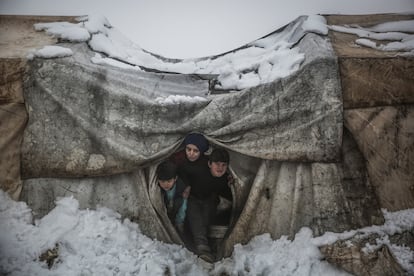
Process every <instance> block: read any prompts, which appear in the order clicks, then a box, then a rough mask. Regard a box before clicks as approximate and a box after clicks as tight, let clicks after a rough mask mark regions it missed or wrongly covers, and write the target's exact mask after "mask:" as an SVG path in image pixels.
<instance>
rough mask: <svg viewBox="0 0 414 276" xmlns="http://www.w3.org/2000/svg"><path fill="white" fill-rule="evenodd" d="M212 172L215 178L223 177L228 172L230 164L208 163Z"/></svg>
mask: <svg viewBox="0 0 414 276" xmlns="http://www.w3.org/2000/svg"><path fill="white" fill-rule="evenodd" d="M208 166H209V167H210V172H211V174H212V175H213V176H214V177H221V176H223V175H224V174H225V173H226V171H227V166H228V164H227V163H226V162H220V161H219V162H208Z"/></svg>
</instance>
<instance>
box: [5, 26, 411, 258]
mask: <svg viewBox="0 0 414 276" xmlns="http://www.w3.org/2000/svg"><path fill="white" fill-rule="evenodd" d="M301 20H303V18H299V19H298V22H301ZM295 23H297V22H295ZM289 26H295V28H294V29H289ZM289 26H288V27H286V28H285V29H284V30H285V31H286V30H288V31H289V34H290V35H291V37H290V39H292V40H293V41H294V43H293V44H294V47H297V48H298V49H299V50H300V52H302V53H304V56H305V60H304V62H303V63H302V64H301V65H300V68H299V69H298V70H297V71H296V72H295V73H294V74H292V75H290V76H288V77H286V78H281V79H277V80H275V81H272V82H269V83H266V84H262V85H258V86H255V87H250V88H247V89H243V90H241V91H232V92H228V93H221V94H211V93H210V92H211V91H210V89H211V77H209V78H206V77H204V76H198V75H186V74H171V73H165V72H142V71H133V70H128V69H119V68H113V67H111V66H107V65H96V64H93V63H91V61H90V60H91V58H92V57H93V55H94V54H95V53H94V52H93V51H91V50H90V48H89V47H88V46H87V45H86V43H76V44H72V43H61V44H60V45H63V46H65V47H67V48H70V49H71V50H72V51H73V53H74V54H73V55H72V56H70V57H65V58H57V59H34V60H31V61H29V62H28V63H27V67H26V68H25V70H24V73H22V74H23V75H24V77H23V79H24V82H23V85H22V88H21V91H22V92H23V97H22V98H21V100H20V101H18V102H17V103H16V105H18V106H19V108H20V109H22V103H23V101H24V104H25V107H26V110H27V112H28V118H29V119H28V123H27V126H26V127H25V128H24V123H25V119H24V116H23V117H22V118H23V119H19V120H20V125H21V127H16V128H14V127H7V128H6V129H8V130H9V129H13V132H14V133H19V134H20V135H21V136H20V137H22V138H23V142H22V144H21V169H22V171H21V176H22V178H23V179H24V182H23V193H22V198H23V199H24V200H25V201H26V202H28V203H29V205H30V206H31V207H32V209H33V210H34V211H35V212H37V214H36V215H37V216H42V215H43V214H45V213H46V212H47V211H49V210H50V209H51V208H52V207H53V202H54V200H55V198H56V197H57V196H68V195H73V196H75V197H76V198H78V199H79V201H80V204H81V207H83V208H88V207H89V208H94V207H96V206H97V205H105V206H107V207H111V208H113V209H115V210H117V211H118V212H119V213H120V214H121V215H122V216H124V217H128V218H131V219H133V220H134V221H137V222H138V223H139V225H140V228H141V230H142V231H143V232H144V233H145V234H147V235H148V236H150V237H153V238H157V239H159V240H163V241H166V242H175V243H181V240H180V239H179V237H178V235H177V234H176V232H175V231H174V229H173V227H172V225H171V224H170V222H169V220H168V218H167V217H166V214H165V210H164V206H163V204H162V200H161V198H160V194H159V190H158V187H157V184H156V179H155V168H156V165H157V164H158V163H159V162H160V161H161V160H163V159H165V158H168V156H169V155H171V154H172V153H174V151H176V150H177V149H178V148H179V147H180V144H181V142H182V140H183V139H184V137H185V135H187V134H188V133H191V132H199V133H202V134H204V135H205V137H206V138H207V139H208V140H209V141H210V142H211V144H212V145H213V146H215V147H224V148H226V149H228V150H229V151H230V154H231V165H230V169H231V172H232V173H233V175H234V177H235V179H236V181H235V184H234V185H233V187H232V191H233V198H234V200H233V209H232V218H231V225H230V227H229V229H228V231H227V233H226V236H225V237H224V240H223V242H222V244H221V248H220V252H219V254H221V255H223V256H228V255H229V254H231V252H232V248H233V245H234V244H236V243H240V242H241V243H245V242H247V241H249V240H250V239H251V238H252V237H253V236H255V235H258V234H261V233H270V234H271V235H272V237H273V238H279V237H280V236H281V235H293V234H295V233H296V232H297V231H298V230H299V229H300V228H301V227H303V226H308V227H310V228H312V229H313V230H314V232H315V234H321V233H324V232H326V231H339V232H341V231H344V230H347V229H352V228H358V227H361V226H365V225H372V224H375V223H381V222H382V215H381V213H380V207H381V206H380V205H379V204H378V201H377V196H376V194H375V190H374V189H373V187H372V186H371V181H370V175H369V174H368V173H367V168H366V163H365V156H364V155H363V154H361V151H360V149H359V148H360V147H361V143H358V141H355V136H358V135H359V133H355V131H354V130H355V128H353V127H352V126H353V124H352V123H350V125H349V127H348V129H349V130H350V132H349V131H348V130H347V129H344V127H343V122H344V112H343V108H344V104H343V91H342V86H341V70H342V69H343V67H341V62H339V63H338V56H337V53H336V52H335V51H334V49H333V47H332V44H331V40H330V38H329V37H327V36H324V35H320V34H315V33H312V32H301V31H300V30H301V29H300V28H301V26H300V25H299V26H298V25H297V24H292V25H289ZM284 30H280V31H284ZM410 62H412V59H411V61H410ZM3 70H5V69H3ZM177 94H180V95H189V94H191V95H193V96H194V95H197V96H199V97H203V98H204V100H200V101H195V102H192V101H190V102H179V103H172V104H169V103H163V102H158V101H156V100H155V99H156V98H157V97H159V96H164V97H165V96H168V95H177ZM23 99H24V100H23ZM410 108H411V107H410ZM3 110H4V108H3ZM21 112H23V110H22V111H21ZM353 112H355V110H354V109H352V110H350V111H349V112H348V113H347V111H345V114H346V116H347V117H346V118H348V121H346V122H349V121H350V119H349V118H350V117H352V113H353ZM350 114H351V115H350ZM410 114H411V113H410ZM410 121H411V120H410ZM23 130H24V131H23ZM12 140H13V141H14V143H16V144H19V143H20V140H16V139H12ZM3 141H4V140H3ZM8 141H9V140H6V141H5V142H3V145H4V144H7V145H9V144H10V142H8ZM16 147H17V146H15V147H14V149H16ZM0 148H1V147H0ZM1 149H2V150H4V149H5V147H3V148H1ZM15 152H17V153H19V152H20V148H18V147H17V151H15ZM411 152H412V151H411ZM409 154H411V153H409ZM17 167H18V166H17ZM16 174H18V173H16ZM16 177H17V178H19V176H16ZM411 180H412V178H411Z"/></svg>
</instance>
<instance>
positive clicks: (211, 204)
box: [187, 149, 232, 262]
mask: <svg viewBox="0 0 414 276" xmlns="http://www.w3.org/2000/svg"><path fill="white" fill-rule="evenodd" d="M229 161H230V157H229V153H228V152H227V151H226V150H225V149H215V150H213V152H212V153H211V155H210V157H209V161H208V166H205V168H204V170H203V171H200V173H199V174H198V175H197V178H196V179H195V181H193V182H191V183H190V185H191V195H190V197H189V199H188V210H187V219H188V223H189V225H190V231H191V234H192V236H193V240H194V244H195V249H196V250H197V253H198V254H199V255H200V257H202V258H203V259H205V260H206V261H209V262H212V261H214V258H213V256H212V254H211V249H210V246H209V244H208V238H207V232H208V228H209V226H210V223H211V219H212V216H214V215H215V213H216V208H217V204H218V202H219V196H223V197H225V198H227V199H229V200H231V199H232V194H231V189H230V186H229V173H228V172H227V168H228V164H229Z"/></svg>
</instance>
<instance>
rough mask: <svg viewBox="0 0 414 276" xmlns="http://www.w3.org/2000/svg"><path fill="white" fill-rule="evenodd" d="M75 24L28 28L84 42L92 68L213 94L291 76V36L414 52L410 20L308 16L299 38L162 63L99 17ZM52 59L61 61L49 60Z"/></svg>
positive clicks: (294, 58) (282, 36)
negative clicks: (200, 81)
mask: <svg viewBox="0 0 414 276" xmlns="http://www.w3.org/2000/svg"><path fill="white" fill-rule="evenodd" d="M77 20H78V21H79V23H76V24H74V23H68V22H52V23H38V24H35V26H34V27H35V29H36V30H38V31H42V30H43V31H46V32H47V33H48V34H50V35H53V36H55V37H58V38H61V39H63V40H65V41H71V42H73V43H76V42H83V41H87V43H88V45H89V46H90V48H91V49H92V50H93V51H96V52H98V53H101V54H102V55H103V57H101V58H96V57H94V58H92V59H91V61H92V62H93V63H96V64H108V65H111V66H116V67H120V68H129V67H128V66H125V65H124V64H123V63H125V64H128V65H130V66H131V67H135V69H137V68H139V67H145V68H151V69H156V70H159V71H164V72H173V73H182V74H210V75H217V80H218V83H217V84H215V89H218V90H242V89H246V88H249V87H253V86H257V85H260V84H264V83H268V82H272V81H274V80H276V79H279V78H283V77H286V76H289V75H290V74H292V73H294V72H295V71H296V70H298V68H299V67H300V65H301V63H302V62H303V61H304V59H305V56H304V54H303V53H300V52H299V50H298V48H297V47H294V43H296V40H293V41H291V40H292V36H296V37H298V36H303V35H305V34H306V33H309V32H313V33H316V34H320V35H327V34H328V30H329V29H331V30H334V31H338V32H345V33H352V34H356V35H358V36H359V37H360V38H361V39H357V40H356V41H355V43H356V44H358V45H360V46H364V47H370V48H374V49H377V50H381V51H401V55H407V54H412V53H413V52H414V34H412V33H413V31H414V20H403V21H396V22H387V23H382V24H379V25H376V26H372V27H369V28H362V27H360V26H353V27H351V26H336V25H332V26H327V24H326V20H325V18H324V17H323V16H320V15H308V16H307V18H306V19H305V20H304V21H303V22H302V24H301V25H300V26H299V25H298V27H299V30H300V33H292V31H289V30H283V31H281V32H277V33H273V34H271V35H269V36H267V37H265V38H262V39H258V40H256V41H254V42H251V43H249V44H247V45H245V46H244V47H241V48H240V49H236V50H234V51H232V52H229V53H226V54H223V55H219V56H212V57H205V58H198V59H184V60H177V59H168V58H163V57H159V56H156V55H153V54H151V53H149V52H147V51H145V50H144V49H142V48H141V47H140V46H139V45H136V44H135V43H134V42H132V41H131V40H129V39H128V38H126V37H125V36H124V35H122V33H121V32H119V31H118V30H117V29H116V28H114V27H113V26H112V25H111V24H110V23H109V21H108V20H107V19H106V18H105V17H104V16H102V15H89V16H85V17H81V18H78V19H77ZM293 32H294V31H293ZM405 32H408V33H405ZM372 39H374V40H377V41H378V40H386V41H388V43H386V44H378V43H376V42H375V41H373V40H372ZM42 56H43V57H51V56H53V55H51V54H50V55H48V54H43V55H37V57H42ZM63 56H64V55H63ZM54 57H61V56H59V55H54ZM108 58H109V60H107V59H108ZM114 60H116V61H117V62H115V61H114Z"/></svg>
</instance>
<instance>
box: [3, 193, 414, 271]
mask: <svg viewBox="0 0 414 276" xmlns="http://www.w3.org/2000/svg"><path fill="white" fill-rule="evenodd" d="M383 212H384V217H385V220H386V222H385V224H384V225H380V226H370V227H365V228H362V229H356V230H353V231H348V232H344V233H332V232H329V233H326V234H324V235H322V236H320V237H313V233H312V231H311V230H310V229H309V228H306V227H304V228H302V229H301V230H300V231H299V232H298V233H297V234H296V236H295V237H294V239H293V240H289V239H288V238H287V237H286V236H282V237H281V238H280V239H278V240H272V238H271V237H270V235H269V234H262V235H260V236H256V237H255V238H253V239H252V240H251V241H250V242H249V243H248V244H246V245H241V244H237V245H235V247H234V252H233V255H232V256H231V257H230V258H226V259H223V260H221V261H219V262H216V263H214V264H213V265H212V266H210V267H209V266H207V265H206V264H205V263H204V262H202V261H201V260H200V259H198V258H197V256H195V255H194V254H193V253H191V252H190V251H188V250H187V249H185V248H183V247H182V246H179V245H175V244H166V243H163V242H160V241H157V240H152V239H150V238H149V237H147V236H145V235H143V234H142V233H141V231H140V228H139V225H138V224H136V223H133V222H131V221H130V220H128V219H124V220H121V217H120V215H119V214H118V213H116V212H114V211H112V210H110V209H108V208H106V207H98V208H97V209H96V210H90V209H86V210H80V209H79V203H78V201H77V200H76V199H74V198H73V197H65V198H58V199H57V200H56V207H55V208H54V209H53V210H52V211H50V212H49V213H48V214H47V215H46V216H44V217H43V218H41V219H39V220H37V221H35V222H34V224H33V223H32V215H31V210H30V209H29V208H28V206H27V205H26V204H25V203H24V202H16V201H13V200H11V199H10V197H9V196H8V195H7V194H6V193H4V192H3V191H0V219H1V221H2V223H1V224H0V255H1V258H0V272H2V273H5V274H7V275H15V276H19V275H223V273H227V274H228V275H269V274H271V273H272V272H275V271H277V272H278V275H298V276H299V275H329V276H331V275H348V274H346V273H345V272H343V271H340V270H338V269H337V268H335V267H334V266H332V265H330V264H329V263H327V262H326V261H324V260H323V256H322V255H321V253H320V251H319V249H318V246H321V245H324V244H331V243H333V242H335V241H336V240H339V239H347V238H350V237H352V236H354V235H356V234H359V235H368V234H369V233H379V234H380V236H381V238H380V239H378V240H377V244H373V245H367V246H366V249H365V250H366V251H367V252H368V251H369V250H372V249H374V248H375V247H377V246H379V245H381V244H385V245H387V246H388V247H389V248H390V250H391V252H392V253H393V254H394V256H395V257H396V258H397V260H398V261H399V263H400V264H401V265H402V267H403V268H404V269H406V270H407V271H408V273H414V263H413V259H414V252H413V251H412V250H410V249H409V248H408V247H405V246H397V245H395V244H391V243H390V241H389V239H388V235H392V234H395V233H401V232H402V231H406V230H412V229H413V227H414V209H408V210H402V211H398V212H387V211H386V210H383ZM56 246H57V247H58V252H59V253H58V258H57V259H56V260H55V262H54V264H53V265H52V267H51V269H48V266H47V264H46V263H45V262H42V261H40V260H39V256H40V255H41V254H42V253H44V252H45V251H46V250H48V249H53V248H54V247H56ZM224 275H226V274H224Z"/></svg>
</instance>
